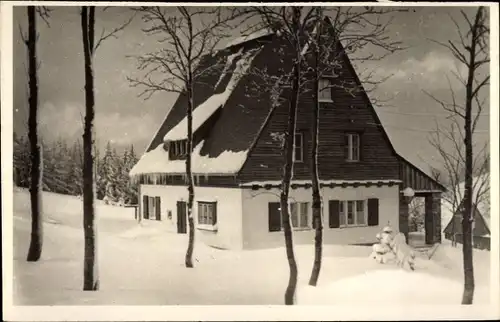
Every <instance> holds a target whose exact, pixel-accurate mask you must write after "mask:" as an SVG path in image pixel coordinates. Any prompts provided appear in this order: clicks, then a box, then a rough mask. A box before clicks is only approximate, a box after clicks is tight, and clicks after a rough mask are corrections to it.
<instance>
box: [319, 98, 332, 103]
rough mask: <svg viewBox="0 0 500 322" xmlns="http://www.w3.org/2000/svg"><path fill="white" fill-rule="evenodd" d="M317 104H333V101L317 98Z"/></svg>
mask: <svg viewBox="0 0 500 322" xmlns="http://www.w3.org/2000/svg"><path fill="white" fill-rule="evenodd" d="M318 102H320V103H333V100H332V99H330V98H319V99H318Z"/></svg>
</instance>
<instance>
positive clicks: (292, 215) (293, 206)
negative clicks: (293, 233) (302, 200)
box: [290, 202, 299, 228]
mask: <svg viewBox="0 0 500 322" xmlns="http://www.w3.org/2000/svg"><path fill="white" fill-rule="evenodd" d="M297 210H298V209H297V204H296V203H295V202H294V203H291V204H290V219H291V221H292V227H294V228H296V227H298V226H299V225H298V214H297V212H298V211H297Z"/></svg>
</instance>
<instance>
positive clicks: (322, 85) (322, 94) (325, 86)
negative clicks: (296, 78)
mask: <svg viewBox="0 0 500 322" xmlns="http://www.w3.org/2000/svg"><path fill="white" fill-rule="evenodd" d="M329 86H330V81H329V80H328V79H321V80H320V81H319V98H320V99H330V98H331V89H330V88H329Z"/></svg>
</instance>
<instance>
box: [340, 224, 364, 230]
mask: <svg viewBox="0 0 500 322" xmlns="http://www.w3.org/2000/svg"><path fill="white" fill-rule="evenodd" d="M362 227H368V224H359V225H343V226H340V227H339V228H340V229H345V228H362ZM332 229H337V228H332Z"/></svg>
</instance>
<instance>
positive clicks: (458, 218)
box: [441, 175, 491, 250]
mask: <svg viewBox="0 0 500 322" xmlns="http://www.w3.org/2000/svg"><path fill="white" fill-rule="evenodd" d="M488 182H489V175H483V176H480V177H474V178H473V179H472V185H473V194H472V198H473V205H472V207H473V211H474V223H473V229H472V242H473V247H475V248H478V249H487V250H490V247H491V221H490V203H489V198H487V196H486V194H485V193H484V191H487V190H485V188H486V187H487V186H489V185H488ZM464 191H465V184H464V182H461V183H460V184H459V185H458V187H457V188H456V189H455V196H456V197H457V198H458V199H459V200H460V199H462V198H463V195H464ZM479 191H482V192H480V193H482V194H483V195H484V196H483V197H481V198H477V194H478V192H479ZM476 200H477V203H476ZM457 203H458V202H457ZM462 207H463V200H462V201H461V202H460V203H458V207H456V209H454V207H453V205H452V203H451V202H450V201H448V200H445V199H443V201H442V204H441V212H442V215H443V220H444V226H445V228H444V230H443V234H444V237H445V238H446V239H448V240H453V236H455V240H456V242H457V243H462V240H463V239H462V212H461V208H462Z"/></svg>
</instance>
